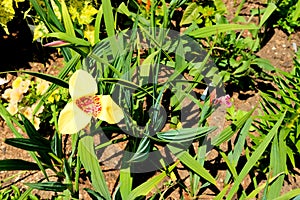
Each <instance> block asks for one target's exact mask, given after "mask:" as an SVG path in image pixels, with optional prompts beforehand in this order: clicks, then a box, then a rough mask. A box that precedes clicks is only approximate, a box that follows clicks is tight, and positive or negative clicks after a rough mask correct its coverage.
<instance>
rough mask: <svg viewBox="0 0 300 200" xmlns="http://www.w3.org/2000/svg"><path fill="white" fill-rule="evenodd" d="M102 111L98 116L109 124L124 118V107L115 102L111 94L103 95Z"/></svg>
mask: <svg viewBox="0 0 300 200" xmlns="http://www.w3.org/2000/svg"><path fill="white" fill-rule="evenodd" d="M100 101H101V112H100V115H99V116H98V117H97V118H98V119H101V120H103V121H106V122H107V123H109V124H116V123H118V122H120V121H121V120H122V119H123V118H124V114H123V111H122V109H121V108H120V107H119V106H118V105H117V104H116V103H115V102H114V100H113V99H112V98H111V96H109V95H102V96H101V100H100Z"/></svg>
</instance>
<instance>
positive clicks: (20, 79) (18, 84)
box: [12, 76, 23, 88]
mask: <svg viewBox="0 0 300 200" xmlns="http://www.w3.org/2000/svg"><path fill="white" fill-rule="evenodd" d="M22 81H23V79H22V78H21V77H19V76H18V77H17V78H16V80H14V81H13V83H12V87H13V88H18V87H20V85H21V82H22Z"/></svg>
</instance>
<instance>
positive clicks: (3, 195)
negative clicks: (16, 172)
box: [0, 185, 39, 200]
mask: <svg viewBox="0 0 300 200" xmlns="http://www.w3.org/2000/svg"><path fill="white" fill-rule="evenodd" d="M0 199H2V200H21V199H22V200H38V199H39V198H38V197H37V196H35V195H33V194H31V190H27V191H25V192H24V191H20V189H19V187H17V186H15V185H11V186H10V187H9V188H5V189H0Z"/></svg>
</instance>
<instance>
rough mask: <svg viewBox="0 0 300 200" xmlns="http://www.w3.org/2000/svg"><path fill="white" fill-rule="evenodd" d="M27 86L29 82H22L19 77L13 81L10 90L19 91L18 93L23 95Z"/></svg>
mask: <svg viewBox="0 0 300 200" xmlns="http://www.w3.org/2000/svg"><path fill="white" fill-rule="evenodd" d="M29 86H30V80H28V79H27V80H25V81H23V79H22V78H21V77H18V78H16V80H14V81H13V83H12V88H13V89H19V90H20V92H22V93H23V94H24V93H26V92H27V91H28V89H29Z"/></svg>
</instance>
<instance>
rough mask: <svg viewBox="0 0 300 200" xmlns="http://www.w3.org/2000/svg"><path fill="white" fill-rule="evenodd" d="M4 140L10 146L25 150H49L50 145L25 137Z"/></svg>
mask: <svg viewBox="0 0 300 200" xmlns="http://www.w3.org/2000/svg"><path fill="white" fill-rule="evenodd" d="M4 142H5V143H6V144H9V145H11V146H14V147H17V148H20V149H24V150H27V151H42V152H51V148H50V145H45V144H42V143H41V142H39V141H37V140H32V139H27V138H8V139H5V140H4Z"/></svg>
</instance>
